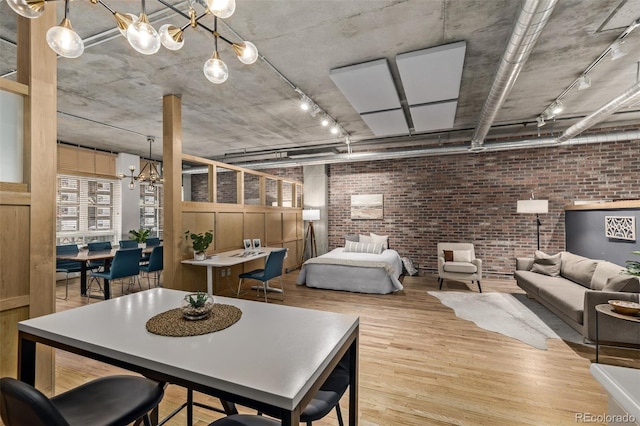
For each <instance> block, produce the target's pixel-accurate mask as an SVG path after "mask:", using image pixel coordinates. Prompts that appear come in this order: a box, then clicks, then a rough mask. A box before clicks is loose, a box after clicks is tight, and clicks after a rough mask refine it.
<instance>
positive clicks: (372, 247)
mask: <svg viewBox="0 0 640 426" xmlns="http://www.w3.org/2000/svg"><path fill="white" fill-rule="evenodd" d="M382 250H384V248H383V247H382V244H380V243H363V242H360V243H354V242H353V241H345V244H344V251H345V252H348V253H371V254H380V253H382Z"/></svg>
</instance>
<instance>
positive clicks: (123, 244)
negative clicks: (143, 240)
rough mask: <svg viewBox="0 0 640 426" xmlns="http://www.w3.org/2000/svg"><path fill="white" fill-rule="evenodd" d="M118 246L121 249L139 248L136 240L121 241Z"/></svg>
mask: <svg viewBox="0 0 640 426" xmlns="http://www.w3.org/2000/svg"><path fill="white" fill-rule="evenodd" d="M118 245H119V246H120V248H121V249H130V248H138V242H137V241H136V240H120V242H118Z"/></svg>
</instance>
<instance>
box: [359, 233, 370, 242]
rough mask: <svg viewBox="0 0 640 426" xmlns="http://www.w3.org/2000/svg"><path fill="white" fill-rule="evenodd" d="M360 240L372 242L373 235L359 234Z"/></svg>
mask: <svg viewBox="0 0 640 426" xmlns="http://www.w3.org/2000/svg"><path fill="white" fill-rule="evenodd" d="M358 242H360V243H372V242H373V241H372V240H371V236H369V235H362V234H360V235H358Z"/></svg>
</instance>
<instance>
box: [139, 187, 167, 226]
mask: <svg viewBox="0 0 640 426" xmlns="http://www.w3.org/2000/svg"><path fill="white" fill-rule="evenodd" d="M163 205H164V200H163V193H162V185H157V184H156V185H154V187H153V188H149V186H148V185H145V184H141V185H140V228H144V229H148V230H150V231H151V234H150V236H151V237H158V238H162V231H163V229H162V224H163V223H164V213H163Z"/></svg>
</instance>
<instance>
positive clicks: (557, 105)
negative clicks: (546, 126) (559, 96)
mask: <svg viewBox="0 0 640 426" xmlns="http://www.w3.org/2000/svg"><path fill="white" fill-rule="evenodd" d="M562 111H564V104H563V103H562V102H560V101H555V102H554V103H552V104H551V114H553V116H554V117H555V116H556V115H558V114H560V113H561V112H562Z"/></svg>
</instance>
